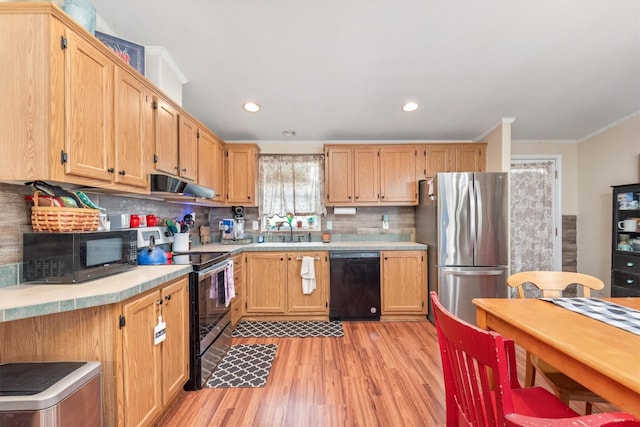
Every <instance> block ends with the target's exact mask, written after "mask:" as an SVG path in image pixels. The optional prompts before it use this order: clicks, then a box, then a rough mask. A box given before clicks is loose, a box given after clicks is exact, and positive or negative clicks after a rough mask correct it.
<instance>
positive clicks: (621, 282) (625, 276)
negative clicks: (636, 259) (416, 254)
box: [611, 271, 640, 290]
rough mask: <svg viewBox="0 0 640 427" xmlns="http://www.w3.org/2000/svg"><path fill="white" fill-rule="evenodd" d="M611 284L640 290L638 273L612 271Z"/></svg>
mask: <svg viewBox="0 0 640 427" xmlns="http://www.w3.org/2000/svg"><path fill="white" fill-rule="evenodd" d="M611 285H612V286H621V287H624V288H635V289H638V290H640V275H638V274H630V273H626V272H621V271H614V272H613V283H611Z"/></svg>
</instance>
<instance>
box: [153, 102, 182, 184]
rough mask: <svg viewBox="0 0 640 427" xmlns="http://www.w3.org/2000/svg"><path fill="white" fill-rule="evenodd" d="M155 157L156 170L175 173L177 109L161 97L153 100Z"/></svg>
mask: <svg viewBox="0 0 640 427" xmlns="http://www.w3.org/2000/svg"><path fill="white" fill-rule="evenodd" d="M155 111H156V117H155V124H156V126H155V127H156V129H155V131H156V132H155V157H154V162H155V165H156V170H157V171H158V172H165V173H168V174H171V175H177V174H178V169H180V167H179V166H178V165H179V160H178V154H179V152H178V141H179V139H178V119H179V115H178V110H176V109H175V108H174V107H173V106H172V105H171V104H170V103H168V102H167V101H166V100H164V99H163V98H161V97H157V98H156V101H155Z"/></svg>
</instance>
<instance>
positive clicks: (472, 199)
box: [469, 176, 478, 264]
mask: <svg viewBox="0 0 640 427" xmlns="http://www.w3.org/2000/svg"><path fill="white" fill-rule="evenodd" d="M475 182H476V181H475V176H474V177H473V179H471V181H470V182H469V233H470V234H471V236H470V238H469V242H471V253H472V254H474V255H473V263H474V264H475V263H476V256H475V252H476V236H477V233H476V226H477V220H478V207H477V204H478V203H477V202H478V199H477V198H476V188H475Z"/></svg>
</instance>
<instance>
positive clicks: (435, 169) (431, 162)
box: [424, 144, 451, 178]
mask: <svg viewBox="0 0 640 427" xmlns="http://www.w3.org/2000/svg"><path fill="white" fill-rule="evenodd" d="M424 149H425V152H426V168H427V172H426V176H427V177H429V178H430V177H432V176H434V175H435V174H437V173H439V172H450V171H451V152H450V150H449V144H428V145H425V146H424Z"/></svg>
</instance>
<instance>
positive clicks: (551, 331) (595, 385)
mask: <svg viewBox="0 0 640 427" xmlns="http://www.w3.org/2000/svg"><path fill="white" fill-rule="evenodd" d="M603 299H605V300H607V301H611V302H613V303H616V304H619V305H623V306H627V307H630V308H633V309H636V310H640V298H603ZM473 303H474V304H475V305H476V320H477V324H478V326H479V327H481V328H483V329H487V330H493V331H496V332H498V333H500V334H501V335H503V336H506V337H509V338H511V339H513V340H514V341H515V342H516V344H518V345H520V346H521V347H523V348H524V349H526V350H528V351H529V352H531V353H533V354H535V355H537V356H539V357H540V358H542V359H543V360H545V361H546V362H548V363H549V364H551V365H552V366H554V367H555V368H556V369H558V370H559V371H561V372H564V373H565V374H566V375H568V376H569V377H571V378H573V379H574V380H576V381H578V382H579V383H581V384H582V385H584V386H585V387H587V388H589V389H590V390H593V391H594V392H595V393H597V394H599V395H600V396H602V397H603V398H605V399H606V400H608V401H609V402H611V403H612V404H614V405H616V406H617V407H619V408H620V409H622V410H624V411H627V412H629V413H631V414H633V415H635V416H636V417H640V335H635V334H633V333H631V332H628V331H625V330H623V329H620V328H618V327H615V326H611V325H609V324H607V323H604V322H601V321H598V320H595V319H592V318H589V317H587V316H584V315H582V314H579V313H575V312H573V311H570V310H567V309H565V308H562V307H560V306H558V305H556V304H553V303H551V302H548V301H543V300H540V299H535V298H530V299H508V298H475V299H474V300H473Z"/></svg>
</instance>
